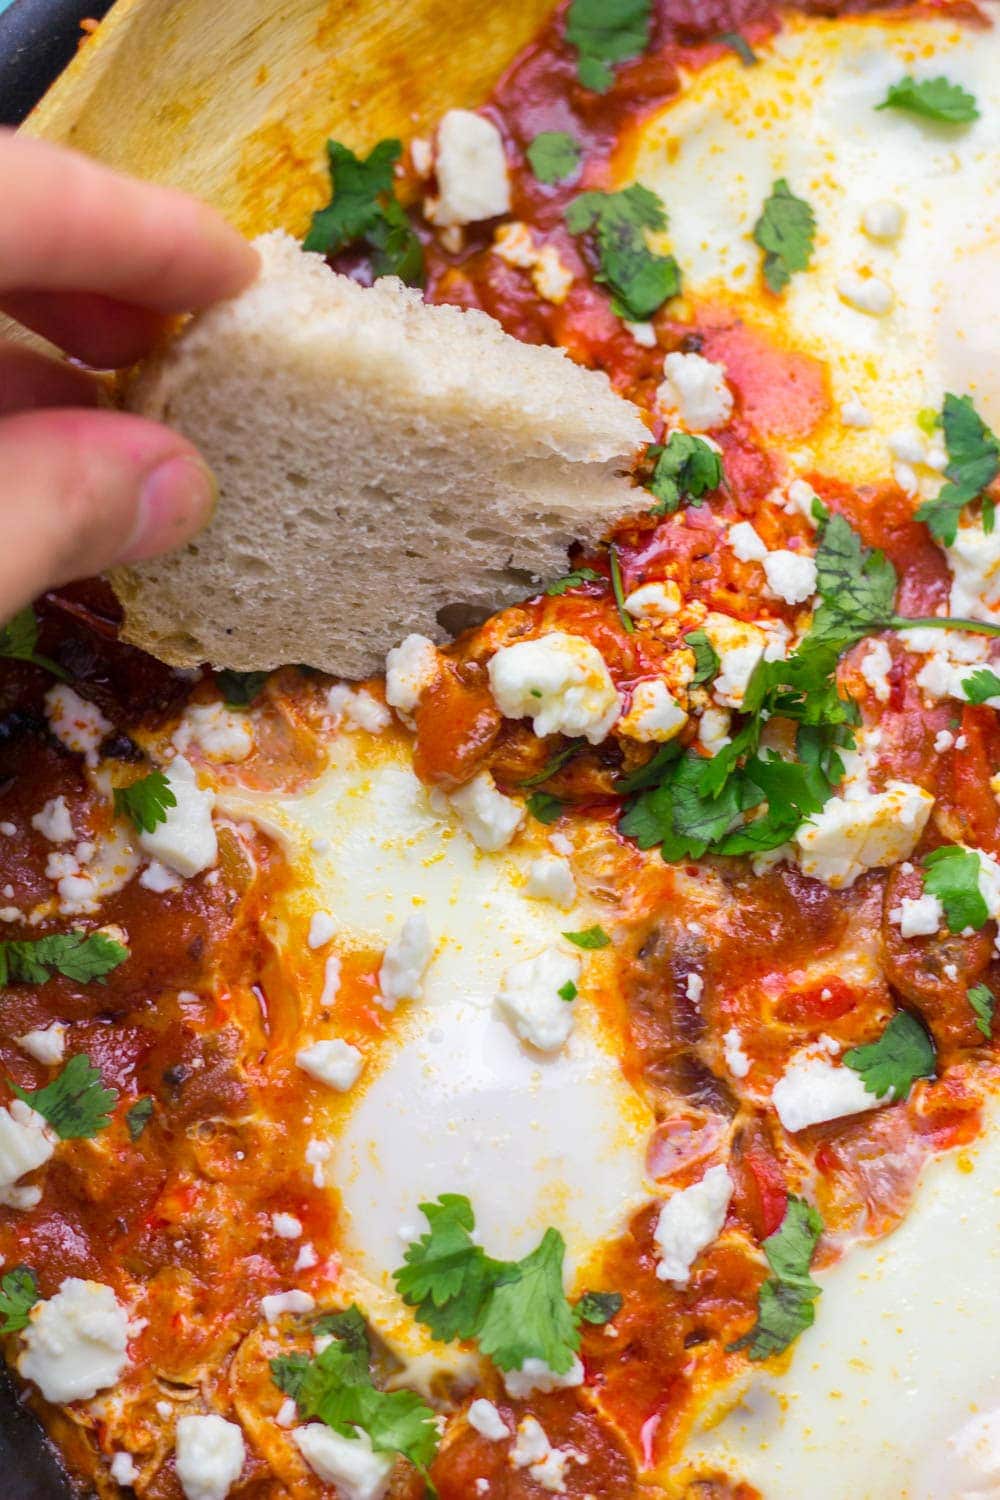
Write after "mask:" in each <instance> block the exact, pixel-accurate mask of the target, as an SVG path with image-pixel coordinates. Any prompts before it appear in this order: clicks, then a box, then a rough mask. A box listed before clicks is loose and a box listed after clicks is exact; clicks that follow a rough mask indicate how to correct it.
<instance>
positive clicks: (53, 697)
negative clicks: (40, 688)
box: [45, 682, 113, 766]
mask: <svg viewBox="0 0 1000 1500" xmlns="http://www.w3.org/2000/svg"><path fill="white" fill-rule="evenodd" d="M45 712H46V714H47V715H48V720H49V728H50V729H51V731H52V733H53V734H54V735H55V737H56V739H57V740H58V741H59V743H60V744H62V745H65V746H66V749H67V750H72V751H74V752H75V753H76V754H77V755H82V756H83V757H84V759H85V760H86V762H87V765H88V766H96V765H97V752H98V750H99V749H100V748H101V741H102V740H103V739H104V737H105V735H106V734H110V732H111V730H112V728H113V725H112V724H111V722H110V721H109V720H108V719H106V718H105V717H104V715H103V714H102V713H101V710H100V709H99V708H98V707H97V704H96V703H91V702H90V701H89V699H87V698H81V697H80V695H79V693H74V691H73V689H72V688H71V687H67V686H66V684H65V683H64V682H60V683H57V684H56V686H55V687H53V688H49V690H48V692H47V693H46V694H45Z"/></svg>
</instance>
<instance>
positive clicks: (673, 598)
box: [624, 578, 684, 621]
mask: <svg viewBox="0 0 1000 1500" xmlns="http://www.w3.org/2000/svg"><path fill="white" fill-rule="evenodd" d="M683 602H684V599H683V595H682V594H681V591H680V589H679V588H678V586H677V584H676V583H674V581H673V579H670V578H668V579H667V580H666V581H665V582H663V583H644V584H642V585H641V586H640V587H639V588H637V589H633V590H632V592H631V593H630V594H627V595H626V596H625V600H624V603H625V608H626V609H627V610H628V612H629V614H630V615H633V616H634V617H635V619H637V620H654V621H660V620H669V619H670V618H671V617H672V616H673V615H676V614H679V613H680V609H681V605H682V604H683Z"/></svg>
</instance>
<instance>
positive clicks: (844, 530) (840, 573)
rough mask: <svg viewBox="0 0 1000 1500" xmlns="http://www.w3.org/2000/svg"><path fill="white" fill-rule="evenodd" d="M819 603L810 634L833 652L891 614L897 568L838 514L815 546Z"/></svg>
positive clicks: (880, 625) (880, 624)
mask: <svg viewBox="0 0 1000 1500" xmlns="http://www.w3.org/2000/svg"><path fill="white" fill-rule="evenodd" d="M816 587H817V590H818V592H819V595H820V600H821V603H820V606H819V608H818V609H817V611H816V614H815V616H814V618H813V622H812V627H811V629H810V632H809V638H810V640H812V641H817V642H822V643H823V644H824V645H829V646H833V647H835V648H836V649H837V650H838V651H842V650H844V649H845V648H846V647H847V646H850V645H853V643H854V642H855V641H859V640H860V639H861V638H862V636H865V635H868V634H870V632H871V631H873V630H880V629H882V628H883V627H884V626H886V625H888V624H889V623H891V622H892V621H893V619H894V615H893V603H894V601H895V597H896V572H895V569H894V568H893V566H892V563H891V562H889V560H888V558H887V557H886V556H885V555H884V553H882V552H877V551H875V550H874V549H872V548H870V547H865V546H863V545H862V542H861V538H860V537H859V536H858V534H857V532H856V531H855V530H854V528H853V527H852V526H851V525H850V524H849V523H848V522H847V521H846V520H845V519H844V517H843V516H831V517H830V519H829V521H828V522H827V523H826V525H825V526H824V527H823V533H822V539H821V541H820V544H819V547H818V548H817V550H816Z"/></svg>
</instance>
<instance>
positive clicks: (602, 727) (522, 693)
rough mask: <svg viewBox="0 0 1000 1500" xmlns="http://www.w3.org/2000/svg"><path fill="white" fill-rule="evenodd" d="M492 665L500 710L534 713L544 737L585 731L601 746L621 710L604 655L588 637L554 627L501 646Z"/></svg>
mask: <svg viewBox="0 0 1000 1500" xmlns="http://www.w3.org/2000/svg"><path fill="white" fill-rule="evenodd" d="M487 670H488V672H489V678H490V687H491V689H492V691H493V697H494V700H495V701H496V705H497V707H498V708H499V710H500V712H501V713H502V714H503V715H504V716H505V717H506V718H508V719H524V718H530V719H531V721H532V724H533V727H534V731H535V733H536V734H537V735H538V736H539V738H543V737H544V736H545V735H549V734H565V735H568V736H570V737H574V736H578V735H582V736H583V737H584V738H585V739H587V740H589V741H590V743H591V744H592V745H597V744H599V743H600V742H601V740H603V739H604V737H605V735H606V734H607V732H608V730H609V729H610V728H611V726H612V724H613V723H614V722H615V720H616V719H617V717H618V715H619V713H620V711H621V697H620V695H619V694H618V692H617V690H616V688H615V685H614V683H613V682H612V680H611V674H610V672H609V671H608V668H607V664H606V662H605V660H604V658H603V656H602V655H601V653H600V652H599V651H598V650H597V647H596V646H593V645H592V644H591V643H590V641H586V640H584V639H583V637H582V636H578V635H567V634H566V633H565V631H562V630H553V631H550V632H549V634H547V635H540V636H536V637H535V638H534V639H533V640H530V641H517V642H515V643H514V645H512V646H501V647H500V649H499V651H497V652H496V653H495V654H494V655H493V656H492V657H491V658H490V662H489V666H488V668H487Z"/></svg>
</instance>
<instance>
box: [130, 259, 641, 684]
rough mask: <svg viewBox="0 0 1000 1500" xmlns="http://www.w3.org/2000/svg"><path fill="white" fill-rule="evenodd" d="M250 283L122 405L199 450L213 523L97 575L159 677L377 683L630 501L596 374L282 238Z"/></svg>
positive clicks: (618, 438) (186, 336)
mask: <svg viewBox="0 0 1000 1500" xmlns="http://www.w3.org/2000/svg"><path fill="white" fill-rule="evenodd" d="M257 243H258V248H259V250H260V252H261V258H262V271H261V276H260V279H259V280H258V281H257V282H256V283H255V284H254V285H253V286H252V287H251V288H250V289H249V290H248V291H246V292H244V293H243V295H242V296H240V297H238V298H236V299H235V300H234V301H232V302H228V303H225V304H222V305H220V306H218V307H215V308H213V309H211V310H210V311H209V312H207V313H205V314H204V315H202V316H201V317H198V318H196V319H195V320H194V321H193V322H191V323H190V324H189V325H188V326H187V328H186V329H185V330H184V331H183V332H182V334H181V335H180V336H179V337H178V338H177V339H176V340H175V341H174V342H173V343H172V344H171V345H170V346H169V347H167V349H166V350H165V351H164V352H163V353H161V354H160V355H158V356H157V357H156V358H154V359H153V360H152V361H150V363H149V364H148V365H147V366H146V367H145V368H144V369H143V370H142V371H141V372H140V373H139V375H138V376H137V377H136V378H135V380H134V381H133V383H132V384H131V387H130V389H129V391H128V393H127V397H126V404H127V405H128V407H129V408H130V409H131V410H133V411H137V412H141V413H144V414H145V415H146V416H150V417H154V418H156V419H158V420H160V421H164V422H167V423H169V424H170V425H171V426H173V427H175V428H177V429H178V430H179V431H181V432H183V433H184V434H185V435H186V436H187V437H189V438H190V439H191V440H192V441H193V442H195V443H196V444H197V445H198V447H199V448H200V449H201V451H202V452H203V453H204V454H205V456H206V458H207V459H208V461H209V463H210V464H211V465H212V468H213V469H214V470H215V473H216V475H217V477H218V480H219V484H220V490H221V498H220V503H219V508H218V511H217V512H216V515H215V517H214V519H213V520H212V522H211V524H210V525H209V527H208V528H207V530H205V531H204V532H202V534H201V535H200V536H199V537H197V538H196V540H195V541H194V542H192V543H190V544H189V545H188V546H186V547H185V548H183V549H182V550H181V551H179V552H175V553H173V554H171V555H169V556H167V557H160V558H155V559H154V560H152V561H150V562H145V563H142V564H140V565H138V566H136V567H132V568H128V569H120V570H118V571H117V572H116V573H114V574H113V575H112V581H113V583H114V586H115V589H116V591H117V593H118V597H119V599H120V600H121V601H122V603H123V604H124V606H125V628H124V635H125V639H126V640H129V641H131V642H133V643H134V644H136V645H139V646H143V647H144V648H145V649H146V650H148V651H151V652H152V653H153V654H154V655H156V656H159V657H161V658H162V659H163V660H164V661H167V662H171V663H172V664H174V665H176V666H190V665H193V664H195V663H197V662H202V661H208V662H211V663H212V664H213V665H215V666H224V667H233V668H237V669H240V670H251V669H264V668H270V667H275V666H280V665H281V664H283V663H286V662H302V663H307V664H309V665H311V666H316V667H321V668H323V669H325V670H326V671H329V672H333V673H335V674H337V675H338V676H344V677H361V676H365V675H367V674H368V673H370V672H373V671H375V670H377V669H378V668H379V667H380V666H381V664H382V660H383V657H384V655H385V652H386V650H387V649H388V648H389V647H390V646H393V645H395V644H396V643H397V642H398V641H399V640H400V639H401V638H402V637H403V636H405V635H406V634H407V633H408V632H410V631H413V630H416V631H421V632H423V633H424V634H426V635H429V636H431V637H433V638H434V639H436V640H441V639H443V638H445V637H446V635H447V634H448V633H449V630H451V631H454V629H455V628H456V627H458V628H460V627H461V626H462V625H463V624H465V623H467V622H468V621H467V619H466V618H465V617H466V616H468V617H470V618H472V617H475V618H477V619H482V618H483V617H484V616H485V615H486V614H488V613H489V612H490V611H491V610H493V609H495V608H497V607H498V606H500V605H504V604H509V603H511V602H513V601H514V600H516V599H519V598H523V597H524V596H525V594H526V593H531V592H533V591H534V589H535V588H536V587H537V580H538V579H540V578H551V577H553V576H555V575H557V574H559V573H562V572H565V570H566V549H567V547H568V545H569V543H570V542H571V541H573V540H574V539H577V540H580V541H583V542H587V543H592V542H595V541H596V540H598V539H599V538H600V537H601V536H602V535H603V534H604V533H605V532H606V531H607V530H608V529H609V527H610V526H611V525H612V524H613V522H614V521H615V520H617V519H618V518H619V517H621V516H623V515H625V514H628V513H629V512H631V511H634V510H637V509H639V508H641V507H640V506H639V505H637V503H636V501H637V494H636V491H635V489H634V488H633V487H631V486H630V485H629V483H628V482H627V481H626V480H625V479H624V478H623V477H621V476H622V474H623V473H624V471H625V470H626V469H627V467H628V463H629V460H630V458H631V457H632V456H633V455H634V453H635V451H636V449H637V448H638V447H639V446H640V445H641V444H642V443H643V441H644V440H645V439H646V437H647V436H648V434H647V432H646V429H645V427H644V425H643V423H642V421H641V420H640V417H639V414H638V412H637V410H636V408H635V407H634V406H632V405H631V404H630V403H629V402H627V401H623V400H622V399H621V398H620V397H619V396H616V395H615V394H614V392H613V391H612V389H611V386H610V384H609V382H608V379H607V377H606V376H605V375H603V374H597V373H595V372H593V371H589V370H584V369H581V368H580V367H579V366H577V365H575V364H573V363H572V361H571V360H570V359H568V358H567V357H566V355H564V354H563V353H562V351H561V350H557V349H550V348H539V347H535V346H530V345H527V344H522V343H520V342H518V340H516V339H513V338H511V337H509V336H508V335H507V334H505V333H504V332H503V331H502V329H501V328H500V326H499V324H497V323H495V322H494V321H493V319H492V318H488V317H486V316H485V315H483V314H481V313H478V312H468V311H463V310H461V309H459V308H457V307H444V306H429V305H428V304H426V303H424V302H423V301H422V300H421V297H420V295H419V294H418V293H417V292H414V291H409V290H408V289H407V288H405V287H404V286H402V285H401V284H400V283H399V282H398V281H395V280H389V279H385V280H381V281H378V282H377V283H376V284H375V286H373V287H371V288H363V287H360V286H358V285H357V284H356V283H354V282H353V281H350V280H349V279H348V278H347V277H344V276H338V275H335V274H334V273H333V272H331V271H330V270H329V269H328V267H327V266H326V265H325V263H324V261H323V260H322V259H321V258H320V257H319V256H317V255H307V254H305V253H304V252H303V251H302V250H301V249H300V248H299V246H298V244H297V243H296V242H295V241H294V240H292V239H290V238H289V237H288V236H287V235H285V234H281V233H276V234H269V235H265V236H264V237H263V238H262V239H261V240H259V241H258V242H257Z"/></svg>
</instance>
